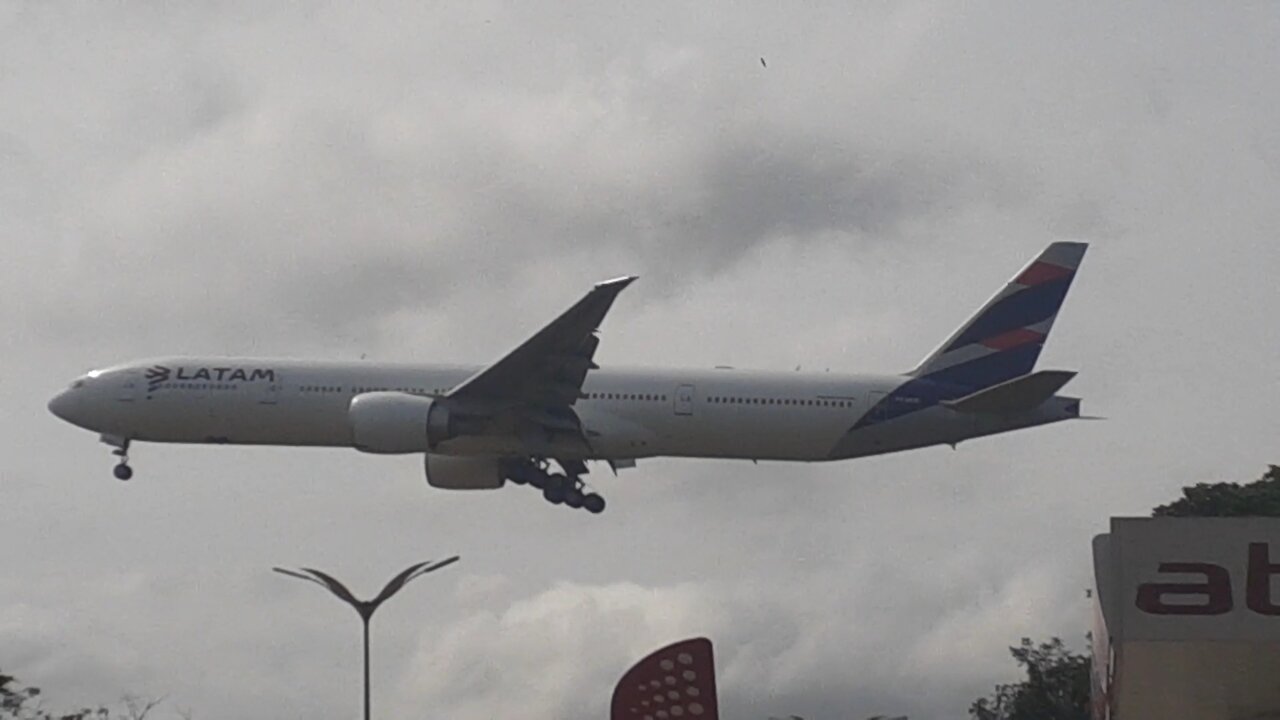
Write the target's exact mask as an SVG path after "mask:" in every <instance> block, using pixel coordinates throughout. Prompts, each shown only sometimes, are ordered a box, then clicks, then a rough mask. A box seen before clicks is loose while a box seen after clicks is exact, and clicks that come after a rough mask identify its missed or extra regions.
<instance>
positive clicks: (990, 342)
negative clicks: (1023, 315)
mask: <svg viewBox="0 0 1280 720" xmlns="http://www.w3.org/2000/svg"><path fill="white" fill-rule="evenodd" d="M1045 337H1046V336H1045V334H1044V333H1038V332H1036V331H1035V330H1028V329H1026V328H1018V329H1017V330H1010V331H1009V332H1007V333H1001V334H1000V335H996V336H995V337H990V338H987V339H986V340H983V341H982V346H983V347H989V348H991V349H992V350H1008V349H1010V348H1016V347H1018V346H1019V345H1026V344H1027V343H1033V342H1044V339H1045Z"/></svg>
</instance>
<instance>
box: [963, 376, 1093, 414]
mask: <svg viewBox="0 0 1280 720" xmlns="http://www.w3.org/2000/svg"><path fill="white" fill-rule="evenodd" d="M1075 376H1076V374H1075V372H1073V371H1071V370H1041V371H1040V372H1033V373H1031V374H1029V375H1023V376H1022V377H1017V378H1014V379H1012V380H1007V381H1005V382H1002V383H1000V384H999V385H993V386H991V387H989V388H987V389H985V390H979V391H978V392H976V393H973V394H972V395H966V396H964V397H962V398H957V399H955V400H945V401H943V403H942V404H943V405H945V406H947V407H949V408H951V409H952V410H958V411H960V412H967V413H1009V412H1019V411H1023V410H1031V409H1032V408H1035V407H1037V406H1039V405H1040V404H1041V403H1043V402H1044V401H1045V400H1048V399H1049V398H1051V397H1053V395H1054V393H1056V392H1058V391H1059V390H1061V389H1062V386H1063V385H1066V384H1067V383H1068V382H1070V381H1071V378H1073V377H1075Z"/></svg>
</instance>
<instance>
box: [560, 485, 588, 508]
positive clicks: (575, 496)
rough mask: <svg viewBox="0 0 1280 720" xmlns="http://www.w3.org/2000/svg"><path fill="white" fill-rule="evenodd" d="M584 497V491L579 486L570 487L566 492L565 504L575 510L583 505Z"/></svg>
mask: <svg viewBox="0 0 1280 720" xmlns="http://www.w3.org/2000/svg"><path fill="white" fill-rule="evenodd" d="M583 499H584V498H583V497H582V491H581V490H579V489H577V488H569V489H568V490H565V492H564V504H565V505H568V506H569V507H571V508H574V509H575V510H576V509H578V508H580V507H582V502H583Z"/></svg>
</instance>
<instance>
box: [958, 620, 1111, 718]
mask: <svg viewBox="0 0 1280 720" xmlns="http://www.w3.org/2000/svg"><path fill="white" fill-rule="evenodd" d="M1009 652H1010V653H1011V654H1012V655H1013V659H1014V660H1016V661H1018V664H1019V665H1021V666H1022V667H1024V668H1025V669H1026V671H1027V679H1026V680H1024V681H1022V682H1019V683H1011V684H1009V685H997V686H996V689H995V693H994V694H993V695H992V696H991V697H989V698H982V699H981V700H978V701H977V702H975V703H974V704H973V705H971V706H970V707H969V716H970V717H972V718H974V720H1088V718H1089V658H1088V657H1087V656H1085V655H1077V654H1075V653H1073V652H1071V651H1070V650H1068V649H1067V648H1066V647H1065V646H1064V645H1063V644H1062V640H1061V639H1060V638H1053V639H1052V640H1050V641H1049V642H1047V643H1041V644H1040V645H1036V644H1035V643H1033V642H1031V640H1030V639H1028V638H1023V639H1022V644H1021V645H1020V646H1018V647H1014V648H1009Z"/></svg>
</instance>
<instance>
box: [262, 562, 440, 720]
mask: <svg viewBox="0 0 1280 720" xmlns="http://www.w3.org/2000/svg"><path fill="white" fill-rule="evenodd" d="M457 561H458V556H457V555H454V556H453V557H451V558H449V559H447V560H441V561H440V562H438V563H434V564H432V562H431V561H430V560H428V561H427V562H421V563H418V564H416V565H410V566H409V567H408V568H406V569H405V570H404V571H403V572H401V573H400V574H399V575H396V576H395V577H393V578H391V582H389V583H387V586H386V587H384V588H382V592H380V593H378V596H377V597H375V598H374V599H372V600H357V599H356V597H355V596H354V595H352V594H351V591H350V590H348V589H347V587H346V586H345V585H343V584H342V583H340V582H338V580H337V578H335V577H333V576H332V575H327V574H325V573H322V572H320V571H319V570H313V569H311V568H302V570H301V571H298V570H286V569H285V568H278V567H274V568H271V569H272V570H274V571H276V572H278V573H281V574H283V575H288V576H289V577H296V578H298V579H299V580H306V581H308V582H313V583H315V584H317V585H319V586H321V587H323V588H326V589H328V590H329V592H331V593H333V594H334V595H337V596H338V599H339V600H341V601H342V602H344V603H346V604H348V605H350V606H351V607H352V609H354V610H355V611H356V612H357V613H358V614H359V615H360V621H361V622H362V623H363V624H364V720H369V621H370V620H371V619H373V612H374V611H375V610H377V609H378V606H379V605H381V604H382V603H384V602H386V601H387V600H390V599H391V596H392V595H395V594H396V593H398V592H400V589H401V588H403V587H404V586H405V585H407V584H408V583H409V581H410V580H413V579H415V578H419V577H422V576H423V575H426V574H427V573H429V572H431V571H432V570H439V569H440V568H442V567H444V566H445V565H450V564H453V563H455V562H457Z"/></svg>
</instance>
